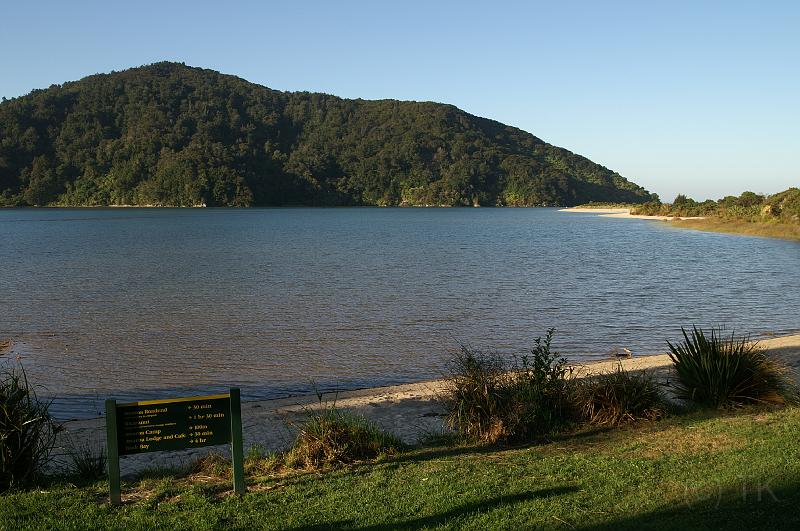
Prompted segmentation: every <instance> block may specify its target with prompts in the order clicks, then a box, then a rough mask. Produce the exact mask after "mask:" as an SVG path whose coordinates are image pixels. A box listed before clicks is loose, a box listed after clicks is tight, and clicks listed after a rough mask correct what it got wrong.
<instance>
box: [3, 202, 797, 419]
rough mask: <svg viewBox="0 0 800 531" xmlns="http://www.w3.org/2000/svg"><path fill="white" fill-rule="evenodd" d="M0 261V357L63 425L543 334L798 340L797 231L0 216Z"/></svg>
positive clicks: (484, 217)
mask: <svg viewBox="0 0 800 531" xmlns="http://www.w3.org/2000/svg"><path fill="white" fill-rule="evenodd" d="M0 264H1V265H2V271H3V272H2V276H0V340H2V339H12V340H13V341H14V347H13V351H12V352H11V353H10V354H7V355H6V356H5V358H0V359H5V360H6V363H17V362H18V361H19V362H21V363H22V364H23V365H24V367H25V369H26V371H27V373H28V377H29V379H30V380H31V381H33V382H35V383H37V384H40V385H42V386H43V389H42V391H41V392H42V394H44V395H46V396H53V397H55V398H56V399H55V402H54V404H53V411H54V412H55V413H56V414H57V415H58V416H59V417H62V418H72V417H90V416H95V415H96V414H97V412H98V410H99V408H100V405H99V404H100V403H101V402H102V400H103V399H105V398H108V397H115V398H119V399H127V398H144V397H157V396H170V395H176V394H179V393H194V392H214V391H218V390H221V389H224V388H226V387H229V386H238V387H241V388H242V392H243V396H244V398H245V399H246V400H254V399H263V398H271V397H278V396H285V395H287V394H293V393H301V392H308V391H309V390H310V389H311V387H312V382H314V383H315V384H314V385H316V386H317V387H319V388H321V389H330V388H333V387H340V388H354V387H363V386H371V385H381V384H391V383H399V382H407V381H414V380H422V379H427V378H432V377H439V376H441V375H442V374H443V372H444V370H445V368H446V364H447V360H448V358H449V356H450V355H451V353H452V352H453V351H454V350H455V349H457V348H458V346H459V345H460V344H469V345H472V346H474V347H476V348H487V349H496V350H498V351H500V352H503V353H513V352H519V351H522V350H524V349H525V348H526V347H528V346H529V345H530V344H531V341H532V340H533V339H534V338H535V337H536V336H539V335H543V334H544V333H545V331H546V329H547V328H548V327H555V328H557V329H558V332H557V334H556V339H555V346H556V348H557V349H558V350H560V351H561V352H562V353H563V354H565V355H567V356H568V357H569V358H571V359H574V360H586V359H589V358H591V357H598V356H604V355H606V354H607V353H608V352H610V351H612V350H613V349H615V348H621V347H626V348H630V349H632V350H633V351H634V353H635V355H636V354H646V353H655V352H663V351H664V350H665V340H666V339H677V338H678V337H679V336H680V332H679V328H680V326H681V325H683V326H690V325H691V324H692V323H696V324H698V325H703V326H712V325H719V324H724V325H727V326H728V327H730V328H735V329H736V330H737V331H742V332H747V333H751V334H754V335H763V334H770V333H776V334H781V333H791V332H798V331H799V330H800V317H798V308H800V244H799V243H797V242H787V241H781V240H772V239H765V238H750V237H741V236H731V235H724V234H714V233H703V232H696V231H687V230H680V229H674V228H671V227H670V226H669V224H667V223H660V222H651V221H643V220H621V219H609V218H603V217H598V216H596V215H594V214H575V213H562V212H558V211H557V210H555V209H466V208H464V209H377V208H360V209H355V208H354V209H250V210H234V209H220V210H213V209H125V210H121V209H29V210H8V209H7V210H0ZM17 357H19V358H20V359H19V360H17Z"/></svg>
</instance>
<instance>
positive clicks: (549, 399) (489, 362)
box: [443, 328, 572, 443]
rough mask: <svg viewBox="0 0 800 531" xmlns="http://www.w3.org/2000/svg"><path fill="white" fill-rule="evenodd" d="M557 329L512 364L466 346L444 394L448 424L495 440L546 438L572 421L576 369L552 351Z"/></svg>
mask: <svg viewBox="0 0 800 531" xmlns="http://www.w3.org/2000/svg"><path fill="white" fill-rule="evenodd" d="M554 333H555V329H552V328H551V329H550V330H548V331H547V335H546V336H545V338H544V339H542V338H541V337H539V338H537V339H536V340H535V342H534V346H533V348H532V349H531V351H530V354H529V355H525V356H522V357H521V358H519V360H515V361H514V362H512V363H509V362H507V361H505V360H504V359H503V358H502V357H501V356H499V355H498V354H496V353H487V352H481V351H477V350H473V349H470V348H469V347H465V346H462V347H461V351H460V353H459V354H458V355H457V356H456V358H455V359H454V361H453V367H452V373H453V374H452V378H451V379H450V380H449V382H448V384H447V388H446V390H445V392H444V395H443V401H444V404H445V407H446V409H447V424H448V426H449V427H450V428H452V429H454V430H456V431H458V432H459V433H461V434H463V435H464V436H466V437H467V438H468V439H471V440H476V441H481V442H490V443H492V442H497V441H499V440H506V439H529V438H541V437H546V436H548V435H550V434H552V433H553V432H554V431H557V430H558V429H560V428H563V427H564V426H565V425H567V424H568V423H569V421H570V419H571V418H572V410H571V404H570V401H569V394H570V379H571V378H570V377H571V374H572V371H571V369H570V368H569V367H568V366H567V360H566V359H565V358H563V357H560V356H559V354H558V353H554V352H552V351H551V342H552V339H553V334H554Z"/></svg>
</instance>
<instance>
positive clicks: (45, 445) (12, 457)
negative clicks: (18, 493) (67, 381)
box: [0, 368, 59, 492]
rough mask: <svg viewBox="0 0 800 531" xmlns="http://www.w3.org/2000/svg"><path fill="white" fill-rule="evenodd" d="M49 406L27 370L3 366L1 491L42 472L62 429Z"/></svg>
mask: <svg viewBox="0 0 800 531" xmlns="http://www.w3.org/2000/svg"><path fill="white" fill-rule="evenodd" d="M49 407H50V403H49V402H42V401H40V400H39V399H38V398H37V397H36V392H35V390H34V389H33V387H32V386H31V385H30V384H29V383H28V379H27V377H26V376H25V372H24V370H21V369H20V370H16V369H13V368H6V369H0V492H2V491H5V490H8V489H12V488H17V487H28V486H31V485H33V484H34V483H35V481H36V480H37V479H38V478H39V477H40V476H41V474H42V472H43V469H44V467H45V465H46V464H47V463H48V462H49V460H50V453H51V451H52V449H53V447H54V446H55V440H56V433H57V432H58V431H59V425H58V424H56V423H55V422H54V421H53V419H52V417H51V416H50V412H49Z"/></svg>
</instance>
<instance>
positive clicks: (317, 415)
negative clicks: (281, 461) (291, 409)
mask: <svg viewBox="0 0 800 531" xmlns="http://www.w3.org/2000/svg"><path fill="white" fill-rule="evenodd" d="M403 448H405V445H404V444H403V442H402V441H401V440H400V439H399V438H397V437H396V436H394V435H393V434H390V433H387V432H384V431H382V430H381V429H380V428H379V427H378V426H377V425H376V424H374V423H373V422H370V421H369V420H367V419H366V418H364V417H363V416H360V415H354V414H352V413H349V412H347V411H342V410H340V409H338V408H337V407H336V406H335V405H332V406H328V405H325V406H324V407H323V408H321V409H320V410H308V418H307V419H306V421H305V422H304V423H303V424H302V426H300V431H299V433H298V434H297V438H296V439H295V441H294V444H293V445H292V447H291V449H290V450H289V451H288V453H287V454H286V456H285V462H286V465H287V466H289V467H292V468H306V469H316V468H321V467H324V466H328V465H336V464H348V463H353V462H355V461H361V460H364V459H373V458H376V457H378V456H380V455H391V454H395V453H397V452H399V451H401V450H402V449H403Z"/></svg>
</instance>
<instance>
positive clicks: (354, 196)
mask: <svg viewBox="0 0 800 531" xmlns="http://www.w3.org/2000/svg"><path fill="white" fill-rule="evenodd" d="M652 198H653V197H652V196H651V194H649V193H648V192H647V191H645V190H644V189H643V188H641V187H639V186H637V185H635V184H633V183H631V182H629V181H627V180H626V179H624V178H623V177H621V176H620V175H618V174H617V173H615V172H613V171H611V170H609V169H607V168H604V167H602V166H600V165H597V164H594V163H593V162H591V161H590V160H588V159H586V158H584V157H581V156H579V155H575V154H573V153H571V152H569V151H567V150H565V149H561V148H558V147H555V146H551V145H549V144H547V143H545V142H542V141H541V140H539V139H538V138H536V137H535V136H533V135H531V134H529V133H526V132H525V131H521V130H519V129H516V128H514V127H509V126H506V125H503V124H501V123H498V122H495V121H492V120H487V119H484V118H479V117H476V116H472V115H470V114H468V113H466V112H464V111H461V110H459V109H457V108H456V107H453V106H451V105H443V104H438V103H419V102H404V101H395V100H381V101H365V100H347V99H342V98H337V97H334V96H329V95H326V94H315V93H307V92H296V93H290V92H280V91H275V90H271V89H268V88H266V87H263V86H260V85H256V84H253V83H249V82H247V81H245V80H242V79H240V78H237V77H234V76H229V75H223V74H220V73H218V72H215V71H212V70H204V69H200V68H191V67H188V66H185V65H182V64H175V63H158V64H153V65H150V66H144V67H141V68H134V69H130V70H126V71H123V72H113V73H111V74H103V75H94V76H90V77H86V78H84V79H82V80H80V81H76V82H70V83H64V84H63V85H60V86H55V85H54V86H52V87H50V88H48V89H45V90H35V91H33V92H31V93H30V94H28V95H26V96H23V97H20V98H14V99H11V100H7V101H3V103H0V205H75V206H78V205H159V206H190V205H208V206H250V205H516V206H540V205H574V204H579V203H586V202H589V201H614V202H637V203H638V202H645V201H648V200H650V199H652Z"/></svg>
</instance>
